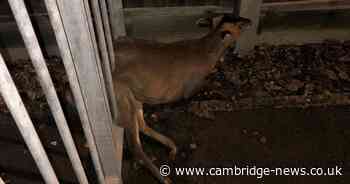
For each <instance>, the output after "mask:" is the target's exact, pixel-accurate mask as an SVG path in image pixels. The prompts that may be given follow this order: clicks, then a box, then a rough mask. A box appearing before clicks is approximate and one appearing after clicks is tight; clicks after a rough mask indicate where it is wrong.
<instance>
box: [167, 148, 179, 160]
mask: <svg viewBox="0 0 350 184" xmlns="http://www.w3.org/2000/svg"><path fill="white" fill-rule="evenodd" d="M176 153H177V150H176V149H174V150H171V151H170V153H169V158H170V160H172V161H174V160H175V158H176Z"/></svg>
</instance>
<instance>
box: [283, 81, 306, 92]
mask: <svg viewBox="0 0 350 184" xmlns="http://www.w3.org/2000/svg"><path fill="white" fill-rule="evenodd" d="M302 87H304V82H302V81H300V80H297V79H292V80H290V81H289V83H288V84H287V86H286V88H287V89H288V91H292V92H295V91H298V90H299V89H300V88H302Z"/></svg>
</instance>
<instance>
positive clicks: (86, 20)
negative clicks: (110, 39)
mask: <svg viewBox="0 0 350 184" xmlns="http://www.w3.org/2000/svg"><path fill="white" fill-rule="evenodd" d="M86 2H87V1H71V0H61V1H57V4H58V5H59V9H60V11H61V16H62V20H63V25H64V27H65V31H66V34H67V38H68V42H69V45H70V49H71V54H72V56H73V60H74V65H75V68H76V70H77V76H78V80H79V84H80V88H81V89H82V94H83V98H84V103H85V106H86V110H87V114H88V117H89V120H90V125H89V127H85V128H91V130H92V132H93V135H94V138H95V142H96V147H97V151H98V156H99V157H98V158H99V161H100V163H101V166H102V170H103V174H104V179H103V180H104V181H102V182H103V183H105V182H107V181H116V180H121V179H120V178H121V169H120V168H118V166H120V164H121V163H120V162H121V160H117V158H116V155H117V150H116V146H115V145H116V144H115V142H114V140H113V134H112V117H111V113H110V111H109V107H108V101H107V98H106V95H107V94H106V90H105V88H104V84H105V81H104V78H103V74H102V73H101V72H102V69H101V63H100V61H99V56H98V53H97V52H96V45H95V44H96V43H95V42H94V40H95V38H94V36H93V35H94V34H92V33H93V32H94V30H93V29H92V26H91V16H89V14H88V13H89V12H88V7H87V4H88V3H86ZM111 178H112V180H111ZM100 181H101V180H100ZM110 183H117V182H110Z"/></svg>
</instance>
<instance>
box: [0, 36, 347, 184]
mask: <svg viewBox="0 0 350 184" xmlns="http://www.w3.org/2000/svg"><path fill="white" fill-rule="evenodd" d="M349 51H350V42H337V41H327V42H324V43H319V44H309V45H308V44H306V45H286V46H278V47H277V46H271V45H261V46H259V47H257V48H256V49H255V50H254V51H253V52H252V53H251V54H250V55H249V56H247V57H245V58H237V57H236V56H234V55H232V54H228V55H227V57H226V59H225V61H224V62H220V63H219V64H218V66H217V67H216V69H215V70H214V71H213V73H212V74H211V75H210V76H209V77H208V84H207V85H206V86H205V87H204V88H203V90H202V91H200V92H199V93H198V94H197V95H195V96H194V97H192V98H191V99H188V100H183V101H180V102H177V103H175V104H166V105H158V106H146V107H145V118H146V121H147V122H148V124H149V125H150V126H151V127H153V128H154V129H156V130H158V131H159V132H161V133H163V134H164V135H167V136H169V137H171V138H172V139H173V140H174V141H175V142H176V144H177V146H178V149H179V152H178V155H177V157H176V160H175V161H170V160H169V158H168V151H169V150H167V149H166V148H165V147H164V146H162V145H160V144H159V143H158V142H155V141H154V140H151V139H149V138H148V137H145V136H142V141H143V144H144V150H145V152H146V153H147V154H148V155H149V156H150V157H151V158H152V159H153V160H154V163H155V164H156V165H157V166H160V165H162V164H169V165H170V166H171V168H175V167H205V168H209V167H233V166H234V164H237V165H238V166H241V167H245V166H247V165H249V166H257V167H271V168H274V167H335V166H338V167H342V168H343V174H344V176H329V177H326V176H322V177H311V176H308V177H302V176H289V177H287V176H284V177H280V176H279V177H277V176H267V177H264V178H263V179H257V178H256V177H235V176H220V177H219V176H216V177H214V176H210V177H209V176H175V175H174V173H172V175H171V176H170V178H171V179H172V180H173V181H174V183H176V184H188V183H191V184H192V183H193V184H197V183H198V184H214V183H220V184H226V183H227V184H232V183H244V184H246V183H248V184H249V183H298V184H300V183H332V184H333V183H349V181H350V177H349V170H348V169H349V164H350V159H349V151H350V149H349V148H350V145H349V139H350V125H349V124H348V122H349V120H350V116H349V115H350V110H349V107H350V97H349V91H350V77H349V75H350V67H349V66H350V55H349V53H350V52H349ZM48 60H49V61H50V65H49V68H50V72H51V73H52V74H53V76H54V83H55V84H56V87H57V89H58V93H60V94H61V93H63V91H64V90H65V88H66V85H67V79H66V77H65V75H64V72H62V71H64V70H63V67H62V66H61V62H60V59H59V58H49V59H48ZM7 64H8V66H9V68H10V71H11V73H12V74H13V76H14V80H15V82H16V84H17V85H18V86H19V90H20V94H21V96H22V97H23V100H24V102H25V104H26V106H27V108H28V110H29V112H30V114H31V117H32V118H33V121H34V123H35V126H36V128H37V130H38V133H39V135H40V137H41V138H42V140H43V144H44V146H45V149H46V151H47V152H48V153H49V157H50V160H51V161H52V164H53V166H54V168H55V171H56V172H57V175H58V176H59V178H60V180H61V182H62V183H77V181H76V178H75V176H74V175H73V172H72V169H71V166H70V164H69V161H68V158H67V155H66V153H65V151H64V149H63V145H62V141H61V140H60V138H59V136H58V133H57V130H56V128H55V125H54V122H53V118H52V116H51V115H50V113H49V112H48V107H47V104H46V102H45V99H44V96H43V94H42V92H41V90H40V87H39V85H38V83H37V81H36V80H35V77H34V71H33V69H32V67H31V65H30V63H29V61H16V62H11V63H7ZM28 74H29V75H28ZM60 96H62V95H60ZM62 101H63V102H64V100H63V99H62ZM63 105H64V106H65V107H67V106H66V105H65V103H63ZM0 112H1V113H0V146H1V147H0V148H1V151H0V176H1V177H3V178H4V179H5V181H6V182H7V183H11V184H22V183H23V184H28V183H29V184H31V183H35V184H36V183H43V181H42V180H41V176H40V174H39V172H38V170H37V168H36V167H35V164H34V162H33V160H32V158H31V155H30V153H29V152H28V150H27V149H26V147H25V145H24V143H23V140H22V138H21V136H20V134H19V132H18V130H17V128H16V126H15V124H14V122H13V120H12V118H11V116H10V114H9V112H8V110H7V108H6V106H5V104H4V103H3V101H2V99H1V98H0ZM68 112H72V109H66V113H67V116H68V121H69V123H70V127H71V129H72V131H73V135H74V138H75V140H76V142H77V145H78V149H79V152H80V153H81V156H82V160H83V162H84V167H85V168H86V170H87V172H88V176H89V179H90V180H91V181H92V183H96V177H95V175H94V172H93V168H92V164H91V161H90V157H89V153H88V150H87V148H85V147H84V138H83V135H82V131H81V127H80V125H79V119H78V118H77V117H76V114H75V113H70V114H68ZM123 179H124V182H125V183H126V184H136V183H137V184H138V183H147V184H153V183H157V181H156V180H155V179H154V177H152V176H151V174H150V173H149V172H148V171H147V170H146V169H144V168H143V167H142V166H141V165H140V164H138V163H136V162H135V160H134V157H133V156H132V155H131V154H130V152H129V151H128V149H127V145H126V146H125V150H124V161H123Z"/></svg>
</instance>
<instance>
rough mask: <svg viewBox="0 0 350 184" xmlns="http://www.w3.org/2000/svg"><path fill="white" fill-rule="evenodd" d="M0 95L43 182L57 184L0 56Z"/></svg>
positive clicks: (53, 172)
mask: <svg viewBox="0 0 350 184" xmlns="http://www.w3.org/2000/svg"><path fill="white" fill-rule="evenodd" d="M0 93H1V95H2V97H3V98H4V101H5V103H6V105H7V107H8V108H9V110H10V112H11V114H12V116H13V118H14V120H15V122H16V124H17V127H18V129H19V131H20V132H21V134H22V136H23V140H24V142H25V143H26V144H27V146H28V149H29V151H30V153H31V154H32V156H33V158H34V160H35V163H36V165H37V166H38V168H39V171H40V173H41V175H42V176H43V178H44V181H45V182H46V183H48V184H58V183H59V182H58V179H57V176H56V174H55V171H54V170H53V168H52V166H51V163H50V161H49V159H48V157H47V155H46V152H45V150H44V147H43V145H42V143H41V142H40V139H39V136H38V134H37V133H36V131H35V128H34V125H33V123H32V121H31V119H30V117H29V115H28V112H27V110H26V109H25V107H24V104H23V102H22V99H21V97H20V96H19V93H18V91H17V88H16V85H15V84H14V82H13V80H12V78H11V75H10V72H9V71H8V69H7V66H6V64H5V61H4V59H3V57H2V55H1V54H0Z"/></svg>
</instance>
